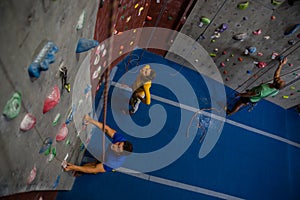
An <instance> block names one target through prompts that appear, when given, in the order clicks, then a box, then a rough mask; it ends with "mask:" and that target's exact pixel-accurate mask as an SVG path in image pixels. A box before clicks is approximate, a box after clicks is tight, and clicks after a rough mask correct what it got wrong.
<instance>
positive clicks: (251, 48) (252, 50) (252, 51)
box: [248, 47, 256, 53]
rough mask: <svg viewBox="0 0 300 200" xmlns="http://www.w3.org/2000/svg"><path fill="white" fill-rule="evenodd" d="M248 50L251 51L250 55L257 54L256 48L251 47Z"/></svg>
mask: <svg viewBox="0 0 300 200" xmlns="http://www.w3.org/2000/svg"><path fill="white" fill-rule="evenodd" d="M248 50H249V53H254V52H256V47H249V48H248Z"/></svg>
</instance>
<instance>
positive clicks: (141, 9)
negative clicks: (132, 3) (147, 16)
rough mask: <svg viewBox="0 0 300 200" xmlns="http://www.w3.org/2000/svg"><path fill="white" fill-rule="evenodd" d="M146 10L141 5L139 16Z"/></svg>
mask: <svg viewBox="0 0 300 200" xmlns="http://www.w3.org/2000/svg"><path fill="white" fill-rule="evenodd" d="M143 10H144V7H140V9H139V13H138V16H140V15H141V13H142V11H143Z"/></svg>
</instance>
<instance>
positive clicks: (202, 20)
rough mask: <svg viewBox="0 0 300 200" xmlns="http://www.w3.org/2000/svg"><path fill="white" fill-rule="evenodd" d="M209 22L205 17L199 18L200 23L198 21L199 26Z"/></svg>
mask: <svg viewBox="0 0 300 200" xmlns="http://www.w3.org/2000/svg"><path fill="white" fill-rule="evenodd" d="M209 23H210V19H208V18H207V17H201V18H200V23H199V25H198V26H199V27H200V28H201V27H202V26H203V25H204V24H206V25H207V24H209Z"/></svg>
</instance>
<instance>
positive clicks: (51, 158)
mask: <svg viewBox="0 0 300 200" xmlns="http://www.w3.org/2000/svg"><path fill="white" fill-rule="evenodd" d="M55 156H56V148H55V147H54V148H52V150H51V153H50V155H49V158H48V162H51V161H52V160H53V158H54V157H55Z"/></svg>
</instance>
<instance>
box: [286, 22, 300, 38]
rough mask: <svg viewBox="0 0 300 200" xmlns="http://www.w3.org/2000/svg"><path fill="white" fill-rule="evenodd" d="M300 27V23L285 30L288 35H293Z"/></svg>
mask: <svg viewBox="0 0 300 200" xmlns="http://www.w3.org/2000/svg"><path fill="white" fill-rule="evenodd" d="M299 28H300V24H296V25H294V26H292V27H290V28H288V29H287V30H286V31H285V32H284V35H285V36H288V35H292V34H293V33H295V32H296V31H297V30H298V29H299Z"/></svg>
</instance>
